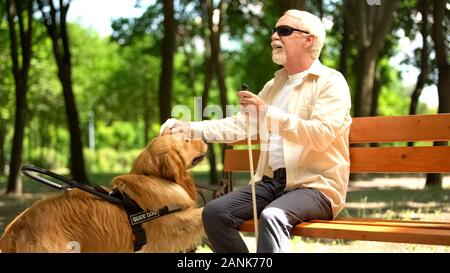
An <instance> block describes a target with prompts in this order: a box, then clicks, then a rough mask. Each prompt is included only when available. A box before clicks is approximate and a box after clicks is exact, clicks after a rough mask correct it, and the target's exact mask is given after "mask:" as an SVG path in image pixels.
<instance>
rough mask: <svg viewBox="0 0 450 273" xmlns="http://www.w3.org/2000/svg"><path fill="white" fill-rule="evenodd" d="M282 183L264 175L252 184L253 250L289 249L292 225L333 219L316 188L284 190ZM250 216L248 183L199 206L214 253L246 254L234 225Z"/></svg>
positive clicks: (326, 200)
mask: <svg viewBox="0 0 450 273" xmlns="http://www.w3.org/2000/svg"><path fill="white" fill-rule="evenodd" d="M285 186H286V179H285V177H281V178H271V177H267V176H264V177H263V178H262V181H261V182H258V183H256V203H257V211H258V216H259V218H260V220H259V238H257V239H258V249H257V252H261V253H275V252H289V251H290V240H289V239H290V231H291V229H292V227H293V226H294V225H295V224H297V223H299V222H303V221H307V220H310V219H332V218H333V212H332V209H331V205H330V201H329V200H328V199H327V198H326V197H325V196H324V195H323V194H322V193H321V192H320V191H318V190H316V189H309V188H302V189H296V190H291V191H284V188H285ZM252 217H253V208H252V191H251V186H250V185H247V186H245V187H242V188H240V189H238V190H235V191H233V192H230V193H228V194H226V195H224V196H221V197H220V198H217V199H214V200H212V201H211V202H209V203H207V204H206V206H205V207H204V209H203V224H204V227H205V231H206V234H207V235H208V239H209V241H210V242H211V244H212V246H213V248H214V252H220V253H223V252H238V253H247V252H248V248H247V246H246V245H245V243H244V241H243V240H242V238H241V236H240V234H239V231H238V228H239V226H240V225H241V224H242V223H243V222H244V221H245V220H249V219H252Z"/></svg>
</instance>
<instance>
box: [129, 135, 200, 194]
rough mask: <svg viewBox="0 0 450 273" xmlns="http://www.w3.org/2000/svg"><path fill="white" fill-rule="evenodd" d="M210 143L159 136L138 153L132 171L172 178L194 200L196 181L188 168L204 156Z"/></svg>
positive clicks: (133, 172)
mask: <svg viewBox="0 0 450 273" xmlns="http://www.w3.org/2000/svg"><path fill="white" fill-rule="evenodd" d="M207 147H208V146H207V145H206V144H205V143H204V142H203V141H201V140H184V139H181V138H177V137H174V136H171V135H167V136H160V137H157V138H155V139H153V140H152V141H151V142H150V143H149V144H148V145H147V147H146V148H145V149H144V151H142V152H141V154H140V155H139V156H138V157H137V159H136V160H135V162H134V164H133V167H132V169H131V173H132V174H140V175H149V176H157V177H162V178H164V179H166V180H169V181H173V182H175V183H177V184H180V186H182V187H183V188H185V190H186V191H187V192H188V194H189V195H190V196H191V197H192V199H193V200H195V198H196V189H195V184H194V182H193V180H192V177H191V176H190V175H189V174H188V169H190V168H191V167H193V166H195V165H197V164H198V163H199V162H200V161H201V160H202V159H203V158H204V157H205V154H206V151H207Z"/></svg>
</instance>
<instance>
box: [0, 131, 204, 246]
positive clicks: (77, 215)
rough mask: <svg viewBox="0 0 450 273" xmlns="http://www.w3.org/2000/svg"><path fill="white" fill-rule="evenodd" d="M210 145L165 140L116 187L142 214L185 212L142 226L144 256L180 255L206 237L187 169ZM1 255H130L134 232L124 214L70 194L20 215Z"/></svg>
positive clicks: (144, 155)
mask: <svg viewBox="0 0 450 273" xmlns="http://www.w3.org/2000/svg"><path fill="white" fill-rule="evenodd" d="M206 150H207V145H206V144H205V143H204V142H203V141H200V140H182V139H179V138H178V139H177V138H176V137H173V136H170V135H169V136H161V137H157V138H155V139H154V140H153V141H151V142H150V143H149V144H148V146H147V147H146V148H145V149H144V151H143V152H142V153H141V154H140V155H139V156H138V157H137V159H136V160H135V162H134V164H133V167H132V169H131V172H130V174H125V175H121V176H117V177H115V178H114V179H113V181H112V186H113V188H115V189H118V190H119V191H120V192H122V193H126V194H127V195H128V196H129V197H130V198H131V199H133V200H134V201H136V203H138V205H139V206H140V207H141V208H142V209H143V210H150V209H156V210H158V209H160V208H162V207H164V206H166V205H177V206H179V207H181V208H182V210H181V211H179V212H174V213H171V214H168V215H165V216H162V217H160V218H156V219H154V220H151V221H149V222H145V223H143V224H142V227H143V228H144V230H145V233H146V236H147V244H145V245H144V246H143V248H142V250H141V251H142V252H182V251H186V250H187V249H189V248H190V247H192V246H194V245H195V244H196V243H198V242H199V241H200V240H201V238H202V236H203V234H204V230H203V224H202V217H201V213H202V208H196V187H195V183H194V180H193V179H192V176H191V175H190V173H189V169H190V168H191V167H192V166H193V165H195V164H196V163H197V162H198V161H199V159H201V158H202V157H203V156H204V155H205V153H206ZM0 250H1V251H2V252H78V251H80V252H132V251H133V240H132V229H131V225H130V223H129V221H128V218H127V214H126V212H125V210H124V209H123V208H122V207H121V206H119V205H116V204H113V203H110V202H108V201H105V200H103V199H101V198H99V197H97V196H94V195H91V194H89V193H87V192H84V191H81V190H78V189H72V190H68V191H65V192H64V193H63V194H60V195H57V196H54V197H50V198H48V199H45V200H41V201H37V202H36V203H34V204H33V205H32V206H31V207H30V208H28V209H26V210H25V211H24V212H22V213H21V214H20V215H19V216H17V217H16V218H15V219H14V220H13V221H12V222H11V223H10V224H9V225H8V226H7V227H6V230H5V232H4V234H3V236H2V237H1V239H0Z"/></svg>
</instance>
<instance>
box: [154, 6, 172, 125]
mask: <svg viewBox="0 0 450 273" xmlns="http://www.w3.org/2000/svg"><path fill="white" fill-rule="evenodd" d="M163 7H164V10H163V12H164V38H163V41H162V52H161V54H162V69H161V76H160V80H159V96H158V101H159V111H160V121H161V124H163V123H164V122H165V121H166V120H167V119H168V118H170V114H171V105H172V81H173V59H174V53H175V33H176V22H175V15H174V13H175V11H174V7H173V1H171V0H163Z"/></svg>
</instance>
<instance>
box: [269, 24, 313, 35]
mask: <svg viewBox="0 0 450 273" xmlns="http://www.w3.org/2000/svg"><path fill="white" fill-rule="evenodd" d="M294 31H298V32H302V33H305V34H309V32H308V31H305V30H301V29H296V28H293V27H290V26H278V27H276V28H274V29H273V33H275V32H276V33H278V35H279V36H280V37H281V36H289V35H291V34H292V32H294Z"/></svg>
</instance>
